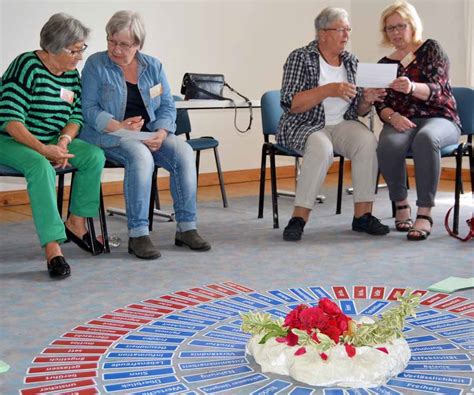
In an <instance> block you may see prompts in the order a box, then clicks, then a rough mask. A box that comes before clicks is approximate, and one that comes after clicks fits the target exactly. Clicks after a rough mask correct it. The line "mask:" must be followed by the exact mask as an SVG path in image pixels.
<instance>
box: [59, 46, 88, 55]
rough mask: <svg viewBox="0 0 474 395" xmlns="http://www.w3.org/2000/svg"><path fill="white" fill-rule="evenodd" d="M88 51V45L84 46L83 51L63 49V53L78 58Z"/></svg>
mask: <svg viewBox="0 0 474 395" xmlns="http://www.w3.org/2000/svg"><path fill="white" fill-rule="evenodd" d="M86 49H87V44H84V46H83V47H82V48H81V49H77V50H75V49H69V48H63V51H64V52H66V53H67V54H68V55H69V56H72V57H76V56H79V55H82V54H83V53H84V52H85V51H86Z"/></svg>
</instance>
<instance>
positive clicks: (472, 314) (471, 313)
mask: <svg viewBox="0 0 474 395" xmlns="http://www.w3.org/2000/svg"><path fill="white" fill-rule="evenodd" d="M463 315H465V316H467V317H472V318H474V311H470V312H469V313H466V314H463Z"/></svg>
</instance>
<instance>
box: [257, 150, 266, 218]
mask: <svg viewBox="0 0 474 395" xmlns="http://www.w3.org/2000/svg"><path fill="white" fill-rule="evenodd" d="M266 166H267V147H266V145H265V144H263V146H262V161H261V164H260V192H259V194H258V216H257V218H263V205H264V199H265V177H266V171H267V170H266Z"/></svg>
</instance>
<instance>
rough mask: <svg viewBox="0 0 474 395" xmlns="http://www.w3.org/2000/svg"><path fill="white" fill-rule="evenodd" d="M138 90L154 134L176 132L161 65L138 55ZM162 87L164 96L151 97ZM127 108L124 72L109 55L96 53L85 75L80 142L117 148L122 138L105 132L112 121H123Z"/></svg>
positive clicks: (89, 62)
mask: <svg viewBox="0 0 474 395" xmlns="http://www.w3.org/2000/svg"><path fill="white" fill-rule="evenodd" d="M136 56H137V59H138V64H139V66H138V89H139V90H140V93H141V96H142V99H143V103H144V104H145V107H146V110H147V112H148V115H149V116H150V122H149V123H147V125H146V127H147V128H148V129H149V130H152V131H155V130H158V129H161V128H163V129H166V130H167V131H168V132H169V133H174V132H175V131H176V107H175V105H174V100H173V96H172V95H171V91H170V87H169V84H168V80H167V79H166V75H165V72H164V70H163V66H162V64H161V62H160V61H159V60H158V59H156V58H154V57H152V56H149V55H145V54H142V53H140V52H137V55H136ZM158 84H161V86H162V92H163V93H162V94H161V95H158V96H155V97H153V98H152V97H151V95H150V89H151V88H153V87H154V86H156V85H158ZM126 105H127V84H126V82H125V77H124V75H123V72H122V69H121V68H120V67H119V66H118V65H117V64H115V63H114V62H112V60H111V59H110V58H109V56H108V55H107V52H106V51H104V52H97V53H95V54H94V55H92V56H90V57H89V58H88V59H87V62H86V64H85V66H84V69H83V71H82V112H83V115H84V127H83V128H82V131H81V134H80V138H81V139H83V140H86V141H88V142H90V143H92V144H96V145H98V146H100V147H114V146H118V145H119V142H120V137H116V136H111V135H110V134H109V133H107V132H106V131H105V130H104V129H105V128H106V126H107V124H108V123H109V121H110V120H111V119H115V120H117V121H119V122H121V121H123V119H124V115H125V107H126Z"/></svg>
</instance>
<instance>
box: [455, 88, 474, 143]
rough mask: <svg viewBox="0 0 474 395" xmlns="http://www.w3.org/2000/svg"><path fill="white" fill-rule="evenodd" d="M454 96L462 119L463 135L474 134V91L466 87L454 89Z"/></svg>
mask: <svg viewBox="0 0 474 395" xmlns="http://www.w3.org/2000/svg"><path fill="white" fill-rule="evenodd" d="M453 95H454V98H455V99H456V104H457V106H458V114H459V118H461V124H462V128H463V131H462V134H465V135H467V134H471V135H472V134H474V89H472V88H466V87H455V88H453Z"/></svg>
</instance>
